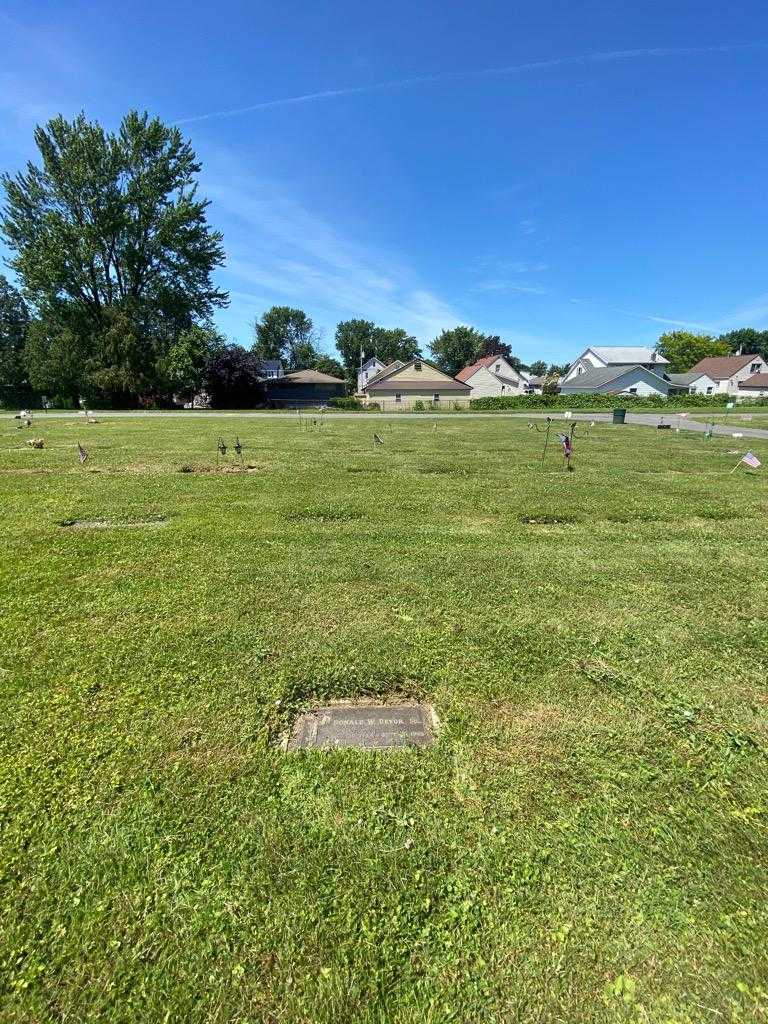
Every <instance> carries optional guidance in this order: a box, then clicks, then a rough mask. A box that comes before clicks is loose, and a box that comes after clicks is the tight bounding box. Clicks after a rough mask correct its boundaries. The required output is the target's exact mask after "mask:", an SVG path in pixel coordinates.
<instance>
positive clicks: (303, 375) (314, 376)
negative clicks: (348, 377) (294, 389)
mask: <svg viewBox="0 0 768 1024" xmlns="http://www.w3.org/2000/svg"><path fill="white" fill-rule="evenodd" d="M276 381H279V382H280V383H283V382H285V383H286V384H344V383H346V382H345V381H343V380H342V379H341V378H340V377H332V376H331V375H330V373H321V372H320V371H319V370H296V371H295V372H294V373H286V374H285V375H284V376H282V377H277V378H276Z"/></svg>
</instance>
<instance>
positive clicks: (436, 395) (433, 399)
mask: <svg viewBox="0 0 768 1024" xmlns="http://www.w3.org/2000/svg"><path fill="white" fill-rule="evenodd" d="M432 401H433V402H439V401H440V395H439V394H438V393H437V391H436V392H435V393H434V395H432Z"/></svg>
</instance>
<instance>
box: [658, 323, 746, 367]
mask: <svg viewBox="0 0 768 1024" xmlns="http://www.w3.org/2000/svg"><path fill="white" fill-rule="evenodd" d="M656 351H657V352H658V353H659V354H660V355H662V356H664V358H665V359H668V360H669V364H670V365H669V370H670V372H671V373H686V372H687V371H688V370H690V368H691V367H692V366H695V365H696V363H698V362H699V360H700V359H706V358H708V357H709V356H727V355H728V353H729V352H730V348H729V346H728V344H727V343H726V342H724V341H715V339H714V338H712V337H711V336H710V335H709V334H694V333H693V332H692V331H667V333H666V334H662V335H661V337H660V338H659V340H658V341H657V342H656Z"/></svg>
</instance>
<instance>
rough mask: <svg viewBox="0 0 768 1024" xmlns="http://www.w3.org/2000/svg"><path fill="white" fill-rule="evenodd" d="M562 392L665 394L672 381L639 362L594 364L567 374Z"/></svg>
mask: <svg viewBox="0 0 768 1024" xmlns="http://www.w3.org/2000/svg"><path fill="white" fill-rule="evenodd" d="M560 394H561V395H593V394H594V395H627V396H629V395H637V396H638V397H647V396H649V395H662V396H663V397H665V398H666V396H667V395H668V394H669V381H668V380H666V379H665V378H664V377H662V376H661V375H660V374H658V373H655V372H654V371H653V370H649V369H647V368H646V367H645V366H641V365H639V364H637V365H632V366H625V365H619V366H599V367H598V366H594V367H592V368H591V369H589V370H582V371H581V373H578V374H574V376H573V377H571V379H570V380H569V379H568V376H567V375H566V377H565V379H564V380H563V382H562V383H561V384H560Z"/></svg>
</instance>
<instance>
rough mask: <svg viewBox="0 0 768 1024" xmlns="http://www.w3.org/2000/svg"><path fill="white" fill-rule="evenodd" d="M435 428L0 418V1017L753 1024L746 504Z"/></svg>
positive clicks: (535, 443) (760, 737)
mask: <svg viewBox="0 0 768 1024" xmlns="http://www.w3.org/2000/svg"><path fill="white" fill-rule="evenodd" d="M435 422H436V421H435V420H434V419H432V418H430V417H428V416H427V417H424V418H418V417H414V418H411V419H407V420H406V419H394V418H391V419H374V418H369V417H366V418H364V419H363V418H359V419H354V418H348V419H342V418H333V417H330V416H329V417H328V418H327V420H326V425H325V426H323V427H322V428H318V429H309V430H306V429H301V428H300V427H299V424H298V420H297V419H296V418H295V417H293V416H283V417H276V418H274V419H260V420H256V419H245V418H240V419H238V418H237V417H234V416H233V417H227V418H218V417H217V418H216V419H206V418H205V417H202V416H200V417H192V418H183V417H182V416H169V417H162V418H155V419H149V418H144V419H142V418H137V419H110V418H109V416H108V415H107V414H100V415H99V422H98V423H97V424H91V425H86V424H85V423H83V422H82V420H80V421H72V420H61V419H60V420H53V419H51V420H49V421H47V422H45V421H44V420H43V419H42V418H40V419H39V420H37V421H36V423H35V425H34V426H33V428H32V429H31V430H17V429H15V425H14V423H13V421H12V420H11V419H10V418H9V419H7V420H4V421H3V423H2V426H1V427H0V433H1V435H2V444H1V446H0V447H1V450H0V498H1V500H2V508H3V518H2V531H3V559H2V595H3V614H2V618H1V619H0V629H1V630H2V648H1V649H2V672H1V674H0V754H1V757H2V760H1V762H0V799H1V806H0V824H1V826H2V832H1V838H0V844H1V852H2V866H1V867H2V875H1V883H0V1020H2V1022H3V1024H7V1022H12V1024H22V1022H25V1024H27V1022H38V1021H57V1022H58V1021H60V1022H85V1021H99V1022H126V1024H127V1022H136V1021H142V1022H144V1021H151V1022H155V1021H157V1022H222V1024H224V1022H227V1024H245V1022H252V1024H257V1022H258V1024H261V1022H265V1024H266V1022H275V1024H278V1022H280V1024H283V1022H285V1024H305V1022H306V1024H310V1022H312V1024H331V1022H332V1024H340V1022H352V1021H354V1022H376V1024H384V1022H387V1024H389V1022H392V1024H406V1022H407V1024H415V1022H425V1021H426V1022H433V1024H437V1022H440V1024H442V1022H449V1021H456V1022H473V1024H474V1022H494V1024H495V1022H499V1024H501V1022H505V1024H506V1022H510V1021H520V1022H523V1021H525V1022H553V1024H554V1022H608V1021H624V1020H626V1021H640V1022H659V1024H662V1022H664V1024H683V1022H699V1021H738V1022H742V1021H743V1022H752V1021H760V1020H765V1019H768V991H767V990H768V954H767V952H766V950H767V949H768V903H767V901H766V891H767V890H768V885H767V884H766V883H767V882H768V870H767V869H768V860H767V857H766V855H767V854H768V844H767V843H766V823H767V820H768V819H767V813H766V812H767V809H768V808H767V798H766V787H767V786H768V762H767V761H766V748H767V746H768V713H767V712H768V703H767V701H766V694H767V690H768V687H767V684H766V670H767V669H768V574H767V573H766V539H765V522H766V509H767V508H768V479H767V478H766V476H765V475H764V472H758V473H754V474H750V473H746V472H744V471H743V469H739V470H738V471H737V472H736V473H733V474H732V473H731V469H732V468H733V466H734V465H735V463H736V461H737V458H738V456H733V455H729V454H728V452H729V450H730V449H734V448H735V447H737V446H739V445H741V446H742V447H741V449H740V451H743V445H744V442H743V441H742V442H739V441H733V440H732V439H730V438H715V439H714V440H712V441H706V440H704V439H703V438H702V437H701V436H700V435H690V434H685V433H681V434H675V433H674V432H657V431H654V430H649V429H646V428H640V427H623V428H622V427H612V426H609V425H604V424H599V425H597V426H596V427H594V428H592V429H591V430H590V429H589V428H588V427H587V426H586V425H580V426H579V427H578V428H577V433H576V441H575V452H576V459H575V463H576V472H574V473H572V474H568V473H566V472H565V471H564V468H563V463H562V458H561V455H560V452H559V448H558V446H557V445H556V444H555V445H552V446H551V447H550V451H549V454H548V457H547V461H546V464H545V465H544V466H543V467H542V466H540V464H539V457H540V453H541V445H542V440H543V435H542V434H539V433H537V432H536V431H535V430H531V429H528V428H527V426H526V422H525V420H524V419H523V420H520V419H514V420H513V419H504V418H503V417H499V418H483V419H478V420H471V419H455V420H452V419H447V420H439V421H437V425H436V426H435ZM310 426H311V421H310ZM374 430H378V431H379V432H380V433H381V434H382V436H383V438H384V442H385V443H384V445H383V447H382V448H380V449H379V450H376V451H374V448H373V432H374ZM220 435H221V436H223V437H224V438H225V439H226V440H227V441H228V442H229V443H230V444H231V443H232V442H233V441H234V440H235V437H236V436H237V435H239V437H240V439H241V441H242V442H243V444H244V446H245V451H244V463H245V465H246V467H249V468H247V469H244V470H242V471H224V472H210V471H207V470H210V469H211V468H212V467H214V468H215V462H216V451H215V447H216V442H217V440H218V437H219V436H220ZM30 436H38V437H43V438H44V440H45V448H44V449H42V450H32V449H30V448H28V447H27V446H26V445H25V442H26V440H27V439H28V438H29V437H30ZM78 440H79V441H80V442H81V443H82V444H83V445H85V447H86V448H87V449H88V450H89V452H90V459H89V461H88V462H87V463H86V465H85V467H81V466H80V465H79V464H78V461H77V454H76V448H75V445H76V442H77V441H78ZM753 450H754V451H755V452H756V453H757V454H758V456H760V457H762V458H763V459H764V461H765V462H768V442H762V441H756V442H754V445H753ZM227 461H228V463H230V465H231V462H232V460H231V458H230V455H229V454H228V456H227ZM182 467H187V468H189V469H192V470H194V471H193V472H181V471H180V470H181V468H182ZM765 472H768V470H766V471H765ZM158 517H167V522H166V523H165V525H163V526H161V527H156V526H147V527H139V526H134V527H126V526H123V527H116V528H112V529H98V530H97V529H92V530H88V529H85V530H74V529H71V528H66V527H62V526H60V525H59V523H60V522H61V521H65V520H74V519H94V520H108V521H116V522H122V523H127V522H130V521H136V520H149V521H152V520H155V519H156V518H158ZM371 694H382V695H385V696H387V697H392V696H395V695H408V696H411V697H416V698H419V699H423V700H426V701H428V702H431V703H432V704H433V705H434V707H435V709H436V711H437V714H438V715H439V718H440V721H441V723H442V724H441V729H440V733H439V738H438V741H437V743H436V744H435V745H434V746H432V747H430V748H427V749H423V750H419V751H415V752H411V751H390V752H384V753H373V754H372V753H364V752H358V751H338V752H321V751H302V752H299V753H295V754H289V755H286V754H283V753H282V752H281V751H280V750H279V749H277V748H276V746H275V740H276V738H277V736H278V735H279V733H280V731H281V730H282V729H283V728H284V727H285V725H286V723H287V722H289V721H290V719H291V716H292V715H293V714H294V713H295V711H296V710H297V709H299V708H302V707H306V706H311V705H312V704H313V703H316V702H322V701H327V700H329V699H333V698H340V697H354V696H357V695H371Z"/></svg>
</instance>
